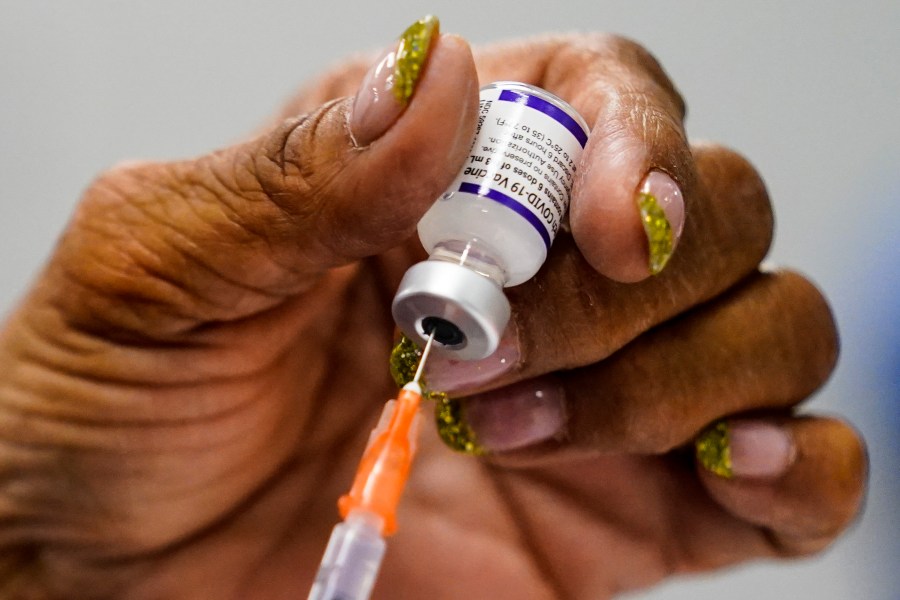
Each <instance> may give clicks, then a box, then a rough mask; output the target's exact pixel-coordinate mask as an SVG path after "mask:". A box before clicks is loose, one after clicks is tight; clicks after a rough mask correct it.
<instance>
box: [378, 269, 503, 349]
mask: <svg viewBox="0 0 900 600" xmlns="http://www.w3.org/2000/svg"><path fill="white" fill-rule="evenodd" d="M392 312H393V314H394V321H396V323H397V326H398V327H400V330H401V331H403V333H405V334H406V335H407V336H408V337H409V338H410V339H411V340H413V341H414V342H416V343H418V344H420V345H424V344H425V342H426V341H427V339H428V336H429V335H430V334H431V332H432V331H434V334H435V336H434V342H435V343H434V350H436V351H439V352H443V353H445V354H447V353H449V354H452V355H453V357H454V358H459V359H461V360H477V359H479V358H485V357H486V356H490V355H491V354H493V352H494V351H495V350H496V349H497V346H498V345H499V343H500V336H501V335H502V334H503V330H504V329H506V325H507V323H509V315H510V307H509V300H507V299H506V296H505V295H504V293H503V290H502V289H501V288H500V286H499V285H497V284H496V283H495V282H493V281H491V280H490V279H488V278H487V277H484V276H483V275H479V274H478V273H476V272H475V271H472V270H471V269H467V268H466V267H463V266H461V265H458V264H454V263H450V262H443V261H438V260H429V261H425V262H420V263H418V264H415V265H413V266H412V267H410V269H409V270H408V271H407V272H406V274H405V275H404V276H403V280H402V281H401V282H400V287H399V288H398V289H397V294H396V295H395V296H394V302H393V306H392Z"/></svg>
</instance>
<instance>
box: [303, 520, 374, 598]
mask: <svg viewBox="0 0 900 600" xmlns="http://www.w3.org/2000/svg"><path fill="white" fill-rule="evenodd" d="M381 528H382V519H381V517H379V516H378V515H375V514H372V513H369V512H366V511H362V510H354V511H351V512H350V514H348V515H347V518H346V519H345V520H344V521H343V522H342V523H339V524H338V525H336V526H335V528H334V530H332V532H331V539H329V540H328V547H327V548H326V549H325V555H324V556H323V557H322V564H321V565H320V566H319V572H318V573H316V579H315V582H314V583H313V586H312V590H311V591H310V592H309V598H308V600H368V598H369V596H370V595H371V594H372V587H373V586H374V585H375V577H376V576H377V575H378V569H379V568H380V567H381V559H382V557H383V556H384V550H385V543H384V538H383V537H382V536H381Z"/></svg>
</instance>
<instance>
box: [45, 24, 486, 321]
mask: <svg viewBox="0 0 900 600" xmlns="http://www.w3.org/2000/svg"><path fill="white" fill-rule="evenodd" d="M477 88H478V82H477V75H476V73H475V66H474V62H473V59H472V55H471V52H470V50H469V47H468V45H467V44H466V43H465V42H464V41H463V40H462V39H460V38H458V37H454V36H447V35H443V36H442V35H440V34H439V32H438V23H437V20H436V19H434V18H433V17H426V18H425V19H422V20H421V21H417V22H416V23H415V24H413V25H412V26H411V27H410V28H409V29H407V30H406V31H405V32H404V33H403V35H402V36H401V37H400V40H399V42H398V43H395V44H393V45H392V47H391V48H390V49H389V50H388V51H387V52H386V54H385V55H384V56H383V57H382V59H381V60H379V61H378V63H376V65H375V66H374V67H373V68H372V70H371V71H370V72H369V73H368V75H367V76H366V78H365V81H364V82H363V85H362V87H361V88H360V91H359V92H358V93H357V96H356V98H343V99H338V100H333V101H331V102H329V103H327V104H325V105H324V106H322V107H320V108H319V109H317V110H315V111H313V112H312V113H310V114H307V115H304V116H301V117H297V118H292V119H289V120H287V121H285V122H284V123H282V124H281V125H280V126H278V127H277V128H276V129H274V130H273V131H270V132H268V133H266V134H264V135H262V136H260V137H258V138H256V139H254V140H251V141H249V142H246V143H244V144H241V145H238V146H234V147H231V148H227V149H224V150H221V151H218V152H215V153H213V154H210V155H207V156H204V157H201V158H199V159H195V160H190V161H179V162H174V163H139V164H133V163H132V164H129V165H123V166H120V167H117V168H114V169H112V170H111V171H109V172H107V173H105V174H103V175H101V176H100V178H98V180H97V181H96V182H95V183H94V184H93V185H92V186H91V187H90V188H89V190H88V191H87V192H86V194H85V198H84V199H83V201H82V202H81V204H80V205H79V208H78V211H77V212H76V215H75V217H74V219H73V221H72V223H71V224H70V226H69V228H68V229H67V231H66V233H65V234H64V236H63V239H62V240H61V243H60V245H59V247H58V249H57V251H56V254H55V256H54V259H53V260H52V261H51V268H50V271H51V274H52V273H56V274H58V275H61V277H60V278H59V280H60V281H64V282H65V287H66V288H67V289H66V290H65V291H64V292H63V293H62V294H60V296H62V298H56V299H54V302H55V303H56V304H59V303H60V302H62V303H63V304H68V305H69V307H68V308H69V309H70V310H68V311H67V312H68V313H69V314H70V315H72V316H73V317H74V318H76V320H81V319H80V318H79V317H77V316H76V315H74V314H73V313H74V312H77V311H82V312H84V311H88V314H82V315H81V317H82V318H84V319H87V320H89V321H92V322H93V325H94V326H96V325H97V323H96V321H97V319H101V320H102V321H101V325H102V326H103V327H104V328H109V327H113V328H116V329H119V328H124V329H125V330H130V331H132V332H134V331H135V330H137V331H138V332H143V333H146V327H148V326H150V325H148V324H147V323H146V321H147V310H150V311H152V316H153V319H152V320H153V321H154V322H153V324H152V326H153V327H155V328H156V331H157V332H158V333H163V332H169V333H174V332H177V331H184V330H185V329H186V328H190V327H193V326H196V325H197V324H199V323H203V322H208V321H213V320H215V321H219V320H234V319H238V318H241V317H245V316H248V315H250V314H254V313H256V312H258V311H261V310H264V309H266V308H268V307H271V306H274V305H275V304H277V303H279V302H280V301H281V300H283V299H284V298H285V297H286V296H288V295H291V294H296V293H298V292H300V291H302V290H303V289H305V288H306V287H308V286H309V285H310V282H311V281H313V280H314V279H315V277H316V276H317V275H318V274H320V273H321V272H322V271H324V270H325V269H327V268H329V267H333V266H337V265H341V264H346V263H348V262H350V261H353V260H355V259H358V258H361V257H365V256H370V255H374V254H377V253H379V252H382V251H384V250H386V249H388V248H390V247H392V246H395V245H397V244H399V243H401V242H403V241H404V240H406V239H407V238H408V237H409V236H410V235H411V234H412V233H413V231H414V229H415V224H416V222H417V221H418V219H419V218H420V217H421V215H422V214H423V213H424V212H425V211H426V210H427V208H428V206H430V204H431V203H432V202H433V201H434V199H435V198H436V197H437V196H438V195H439V194H440V193H441V192H442V191H443V190H444V188H445V187H446V186H447V185H449V183H450V181H451V180H452V179H453V176H454V175H455V173H456V170H457V169H458V168H459V165H460V164H461V163H462V161H463V159H464V157H465V154H466V152H467V151H468V147H469V144H470V142H471V136H472V132H473V130H474V125H475V115H476V109H477V103H478V95H477ZM73 288H74V289H73ZM85 294H87V295H89V296H90V297H89V298H87V299H85V298H84V295H85ZM125 301H127V304H128V307H127V309H123V308H122V306H121V304H122V303H123V302H125ZM143 309H147V310H143ZM167 320H168V322H166V321H167Z"/></svg>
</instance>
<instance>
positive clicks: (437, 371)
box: [425, 323, 520, 395]
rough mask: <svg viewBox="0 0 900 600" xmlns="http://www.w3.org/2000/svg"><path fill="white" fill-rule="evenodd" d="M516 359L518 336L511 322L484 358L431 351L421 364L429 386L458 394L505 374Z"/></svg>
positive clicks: (518, 354) (517, 361)
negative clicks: (469, 357)
mask: <svg viewBox="0 0 900 600" xmlns="http://www.w3.org/2000/svg"><path fill="white" fill-rule="evenodd" d="M519 358H520V353H519V335H518V332H517V331H516V326H515V324H514V323H510V325H509V326H508V327H507V328H506V331H504V332H503V337H501V338H500V344H499V345H498V346H497V350H495V351H494V353H493V354H491V355H490V356H488V357H487V358H482V359H480V360H455V359H453V358H449V357H448V356H443V355H440V356H439V355H436V354H435V355H433V356H432V358H431V359H430V360H429V362H428V364H427V365H426V367H425V377H426V379H427V381H428V385H429V386H430V387H431V389H435V390H441V391H443V392H453V393H455V394H457V395H459V394H460V393H464V392H466V391H467V390H475V389H477V388H478V387H480V386H483V385H484V384H486V383H489V382H490V381H492V380H494V379H497V378H498V377H499V376H501V375H503V374H504V373H508V372H509V371H511V370H512V369H513V368H515V366H516V365H518V364H519Z"/></svg>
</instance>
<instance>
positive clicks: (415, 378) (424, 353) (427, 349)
mask: <svg viewBox="0 0 900 600" xmlns="http://www.w3.org/2000/svg"><path fill="white" fill-rule="evenodd" d="M435 331H436V330H432V331H431V335H429V336H428V341H427V342H426V343H425V349H424V350H422V358H420V359H419V366H418V367H416V374H415V375H413V378H412V382H413V383H419V379H420V378H421V377H422V371H423V369H424V368H425V361H426V360H428V353H429V352H431V345H432V344H433V343H434V333H435Z"/></svg>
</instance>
